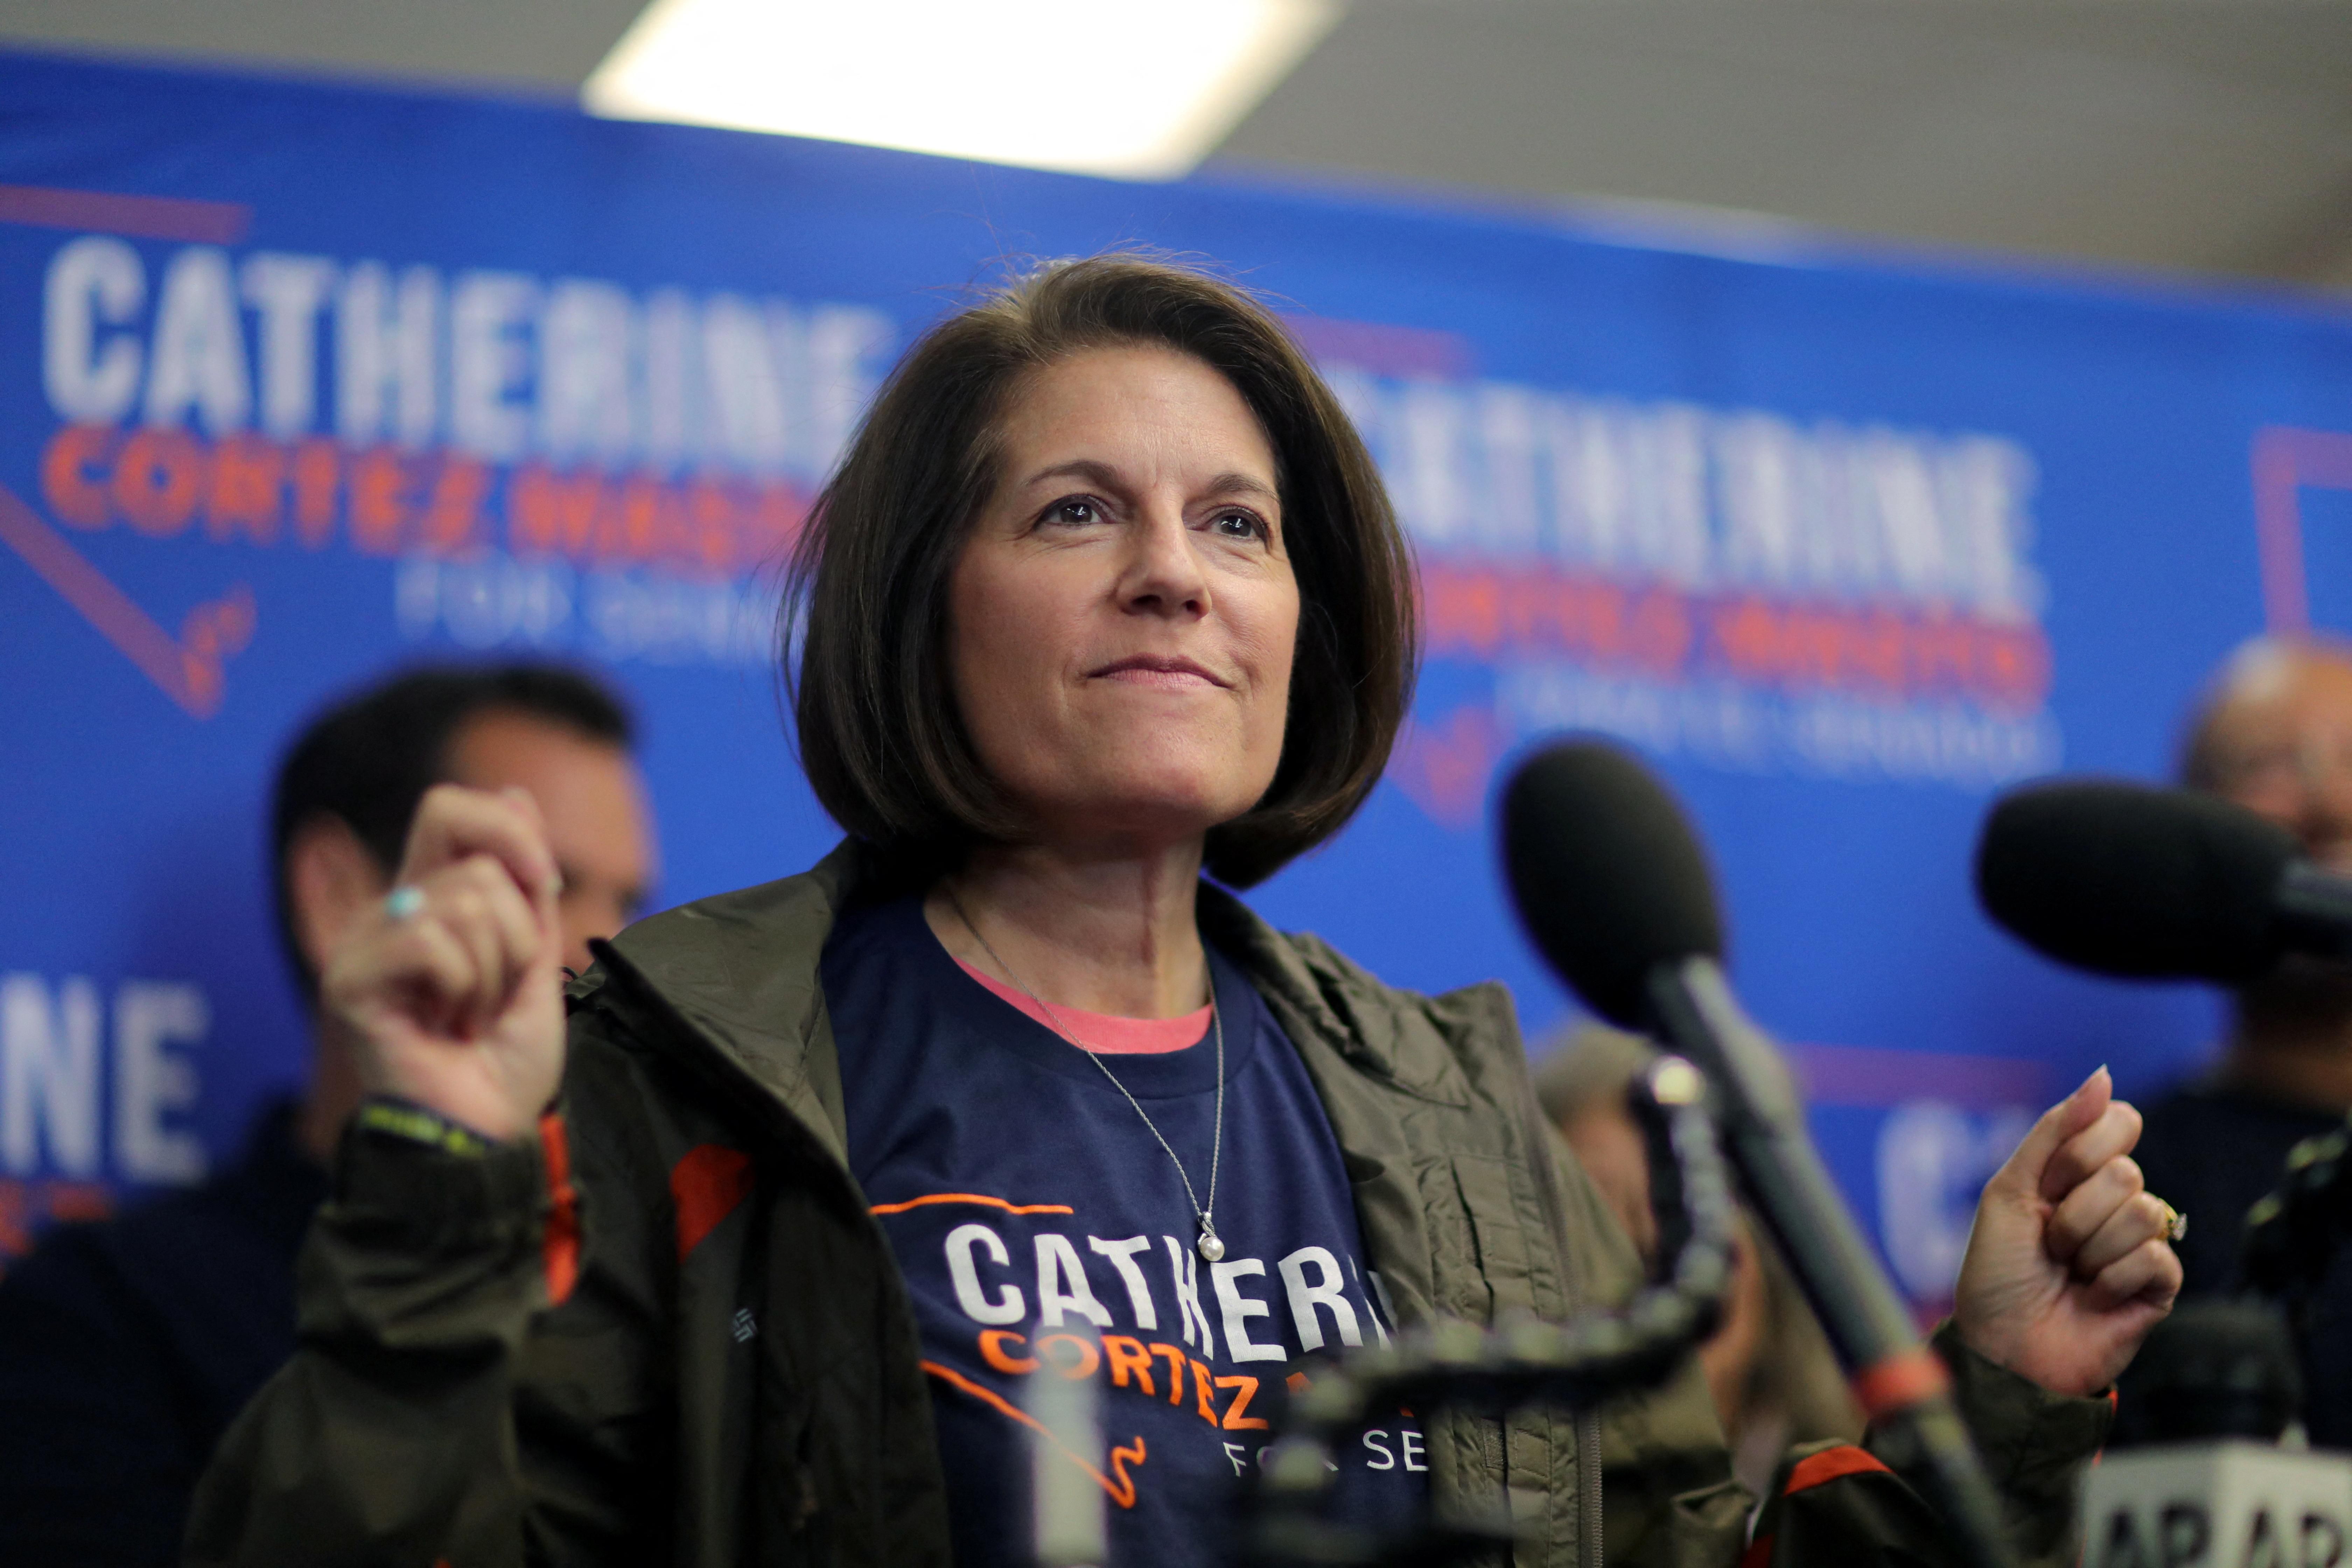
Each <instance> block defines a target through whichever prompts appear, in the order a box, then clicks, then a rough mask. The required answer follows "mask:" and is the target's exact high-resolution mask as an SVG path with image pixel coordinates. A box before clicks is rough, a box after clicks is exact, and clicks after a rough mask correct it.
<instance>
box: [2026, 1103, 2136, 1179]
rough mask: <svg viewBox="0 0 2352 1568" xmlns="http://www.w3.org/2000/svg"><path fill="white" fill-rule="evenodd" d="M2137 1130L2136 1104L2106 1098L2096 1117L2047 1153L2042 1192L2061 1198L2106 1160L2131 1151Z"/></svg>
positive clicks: (2134, 1143)
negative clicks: (2055, 1149)
mask: <svg viewBox="0 0 2352 1568" xmlns="http://www.w3.org/2000/svg"><path fill="white" fill-rule="evenodd" d="M2139 1131H2140V1114H2139V1109H2138V1107H2137V1106H2134V1105H2132V1104H2130V1103H2128V1102H2127V1101H2125V1100H2109V1101H2107V1106H2106V1109H2105V1110H2102V1111H2100V1112H2099V1118H2098V1120H2097V1121H2094V1122H2092V1123H2091V1124H2090V1125H2089V1126H2088V1127H2085V1128H2084V1129H2083V1131H2080V1132H2077V1133H2075V1134H2074V1136H2073V1137H2072V1138H2069V1139H2067V1140H2066V1142H2063V1143H2062V1144H2060V1145H2059V1146H2058V1152H2056V1153H2055V1154H2053V1155H2051V1156H2050V1163H2048V1164H2046V1165H2044V1166H2043V1167H2042V1196H2043V1197H2045V1198H2048V1199H2049V1200H2050V1201H2051V1202H2052V1203H2053V1204H2054V1203H2058V1202H2061V1201H2063V1199H2064V1198H2065V1196H2066V1194H2068V1193H2071V1192H2073V1191H2074V1189H2075V1188H2076V1187H2079V1186H2081V1185H2082V1184H2084V1182H2086V1181H2088V1180H2089V1179H2090V1178H2091V1175H2092V1174H2093V1173H2095V1172H2097V1171H2101V1170H2104V1169H2105V1168H2106V1165H2107V1163H2108V1162H2109V1161H2111V1160H2116V1159H2120V1158H2121V1157H2122V1156H2124V1155H2126V1154H2128V1153H2129V1152H2131V1151H2132V1150H2133V1149H2134V1148H2135V1147H2137V1145H2138V1143H2139Z"/></svg>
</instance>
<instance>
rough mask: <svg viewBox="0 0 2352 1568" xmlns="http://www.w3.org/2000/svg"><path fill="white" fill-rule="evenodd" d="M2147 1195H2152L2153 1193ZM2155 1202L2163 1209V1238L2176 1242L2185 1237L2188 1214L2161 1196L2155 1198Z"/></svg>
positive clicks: (2187, 1228) (2187, 1227) (2187, 1226)
mask: <svg viewBox="0 0 2352 1568" xmlns="http://www.w3.org/2000/svg"><path fill="white" fill-rule="evenodd" d="M2149 1195H2150V1196H2154V1194H2149ZM2156 1202H2157V1206H2158V1208H2161V1209H2162V1210H2163V1211H2164V1239H2165V1240H2167V1241H2172V1242H2178V1241H2180V1240H2182V1239H2184V1238H2186V1237H2187V1236H2188V1235H2189V1216H2188V1215H2185V1214H2182V1213H2181V1212H2180V1211H2179V1209H2177V1208H2174V1207H2173V1206H2172V1205H2170V1204H2168V1203H2166V1202H2165V1201H2164V1200H2163V1199H2162V1198H2157V1200H2156Z"/></svg>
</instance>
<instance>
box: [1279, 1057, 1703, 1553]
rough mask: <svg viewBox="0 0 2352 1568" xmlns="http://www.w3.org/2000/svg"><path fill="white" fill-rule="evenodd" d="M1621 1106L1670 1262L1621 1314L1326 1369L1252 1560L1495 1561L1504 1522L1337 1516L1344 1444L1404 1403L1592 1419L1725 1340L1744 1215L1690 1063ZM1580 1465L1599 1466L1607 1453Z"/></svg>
mask: <svg viewBox="0 0 2352 1568" xmlns="http://www.w3.org/2000/svg"><path fill="white" fill-rule="evenodd" d="M1626 1098H1627V1103H1628V1105H1629V1106H1630V1107H1631V1109H1632V1110H1633V1113H1634V1116H1635V1118H1636V1120H1637V1121H1640V1122H1641V1124H1642V1129H1643V1142H1644V1144H1645V1146H1646V1148H1647V1151H1648V1154H1649V1167H1650V1193H1651V1207H1652V1208H1653V1210H1654V1212H1655V1213H1656V1215H1657V1216H1658V1251H1659V1259H1660V1260H1659V1263H1658V1265H1657V1267H1656V1268H1655V1270H1654V1273H1653V1275H1652V1279H1651V1282H1650V1283H1649V1284H1648V1285H1646V1286H1644V1287H1643V1289H1641V1290H1640V1291H1638V1292H1637V1293H1636V1294H1635V1295H1634V1297H1633V1300H1631V1301H1629V1302H1627V1303H1626V1304H1625V1306H1624V1307H1622V1309H1620V1310H1615V1311H1594V1312H1588V1313H1585V1314H1583V1315H1582V1316H1580V1317H1578V1318H1576V1319H1575V1320H1574V1321H1570V1322H1567V1323H1549V1322H1545V1321H1541V1320H1539V1319H1536V1318H1532V1317H1527V1318H1521V1319H1519V1320H1517V1321H1513V1322H1507V1323H1505V1324H1503V1325H1502V1326H1500V1327H1498V1328H1496V1329H1494V1330H1486V1329H1482V1328H1479V1327H1478V1326H1477V1325H1475V1324H1474V1323H1465V1322H1461V1321H1444V1322H1437V1323H1433V1324H1429V1325H1426V1326H1424V1327H1421V1328H1417V1329H1413V1330H1411V1331H1402V1332H1400V1333H1398V1334H1396V1335H1395V1336H1394V1337H1393V1338H1392V1339H1391V1342H1389V1343H1388V1344H1387V1345H1386V1346H1381V1347H1372V1346H1367V1347H1365V1348H1362V1349H1360V1350H1352V1351H1349V1352H1348V1353H1347V1354H1346V1355H1345V1356H1344V1357H1341V1358H1339V1359H1338V1360H1335V1361H1329V1362H1326V1363H1321V1364H1319V1365H1317V1366H1315V1367H1314V1368H1313V1369H1312V1370H1311V1371H1310V1372H1309V1373H1308V1376H1307V1386H1306V1387H1305V1388H1304V1389H1303V1390H1302V1391H1300V1392H1299V1393H1297V1394H1294V1395H1292V1396H1291V1397H1289V1398H1288V1399H1287V1400H1286V1402H1285V1403H1283V1404H1282V1405H1280V1407H1279V1408H1278V1409H1277V1410H1276V1412H1275V1414H1274V1429H1273V1432H1272V1433H1271V1434H1270V1436H1271V1437H1272V1441H1271V1442H1270V1443H1269V1444H1268V1446H1267V1447H1266V1448H1265V1451H1264V1453H1263V1455H1262V1458H1261V1462H1260V1464H1259V1466H1258V1468H1257V1470H1256V1472H1255V1476H1254V1478H1253V1479H1252V1480H1251V1482H1250V1483H1249V1485H1248V1487H1247V1489H1246V1490H1245V1491H1244V1496H1243V1508H1242V1515H1241V1518H1242V1537H1241V1539H1242V1547H1243V1552H1244V1560H1245V1561H1247V1562H1249V1563H1257V1564H1265V1565H1268V1568H1271V1565H1275V1564H1299V1563H1311V1564H1315V1565H1316V1568H1374V1565H1383V1568H1385V1565H1397V1564H1412V1568H1431V1565H1433V1564H1438V1563H1454V1562H1457V1561H1466V1560H1473V1559H1476V1560H1491V1559H1492V1557H1493V1555H1494V1553H1495V1552H1496V1550H1497V1549H1498V1548H1499V1549H1503V1550H1506V1551H1507V1550H1508V1549H1509V1548H1511V1547H1512V1546H1514V1545H1515V1544H1517V1537H1516V1534H1515V1532H1514V1531H1513V1530H1512V1528H1511V1524H1510V1521H1509V1520H1508V1519H1507V1518H1501V1517H1497V1518H1493V1519H1476V1520H1450V1521H1442V1522H1437V1523H1431V1524H1424V1525H1423V1527H1422V1528H1421V1529H1420V1530H1419V1531H1418V1532H1416V1533H1413V1534H1411V1535H1405V1536H1390V1537H1383V1536H1381V1535H1380V1534H1378V1533H1376V1532H1374V1531H1369V1530H1366V1529H1364V1528H1362V1527H1361V1526H1358V1525H1352V1524H1349V1523H1348V1522H1347V1521H1339V1520H1333V1519H1330V1518H1328V1500H1329V1498H1330V1495H1331V1490H1332V1478H1333V1477H1335V1476H1336V1475H1337V1474H1338V1473H1339V1467H1338V1465H1337V1464H1336V1463H1334V1462H1333V1460H1334V1459H1335V1458H1336V1457H1337V1455H1338V1453H1339V1448H1340V1447H1341V1445H1343V1444H1344V1443H1345V1442H1346V1441H1347V1440H1348V1439H1349V1437H1351V1436H1354V1435H1355V1434H1357V1433H1359V1432H1361V1431H1364V1430H1365V1429H1366V1428H1368V1427H1370V1426H1377V1425H1378V1424H1379V1423H1380V1422H1381V1420H1383V1419H1384V1418H1385V1417H1386V1415H1387V1413H1389V1412H1391V1411H1393V1410H1395V1409H1396V1408H1397V1407H1398V1406H1399V1405H1407V1406H1410V1407H1411V1408H1412V1410H1414V1411H1415V1412H1416V1413H1418V1412H1422V1411H1427V1410H1433V1409H1436V1408H1438V1407H1440V1406H1444V1407H1447V1408H1464V1407H1467V1408H1471V1409H1475V1410H1487V1411H1504V1410H1511V1409H1517V1408H1523V1407H1525V1406H1527V1405H1538V1404H1550V1405H1564V1406H1566V1407H1567V1408H1569V1409H1571V1410H1586V1409H1591V1407H1592V1406H1594V1405H1600V1404H1601V1403H1604V1402H1605V1401H1607V1400H1609V1399H1612V1398H1614V1397H1616V1396H1617V1395H1619V1394H1630V1393H1633V1392H1635V1391H1637V1390H1640V1389H1643V1388H1647V1387H1651V1386H1654V1385H1655V1384H1659V1383H1662V1382H1664V1380H1665V1379H1666V1378H1667V1377H1668V1376H1670V1375H1672V1374H1673V1373H1674V1372H1675V1369H1676V1368H1678V1367H1679V1366H1681V1365H1682V1364H1683V1362H1684V1359H1685V1357H1686V1356H1687V1355H1688V1354H1689V1353H1690V1351H1691V1349H1692V1347H1693V1346H1695V1345H1696V1344H1697V1343H1698V1342H1700V1341H1702V1340H1704V1339H1705V1338H1706V1336H1707V1335H1708V1334H1709V1333H1711V1332H1713V1331H1714V1329H1715V1324H1716V1320H1717V1316H1718V1315H1719V1313H1720V1312H1721V1310H1722V1306H1723V1296H1724V1291H1725V1290H1726V1289H1727V1288H1728V1286H1729V1284H1730V1280H1731V1258H1732V1245H1733V1242H1732V1238H1733V1236H1734V1234H1735V1230H1736V1226H1737V1213H1738V1211H1737V1209H1736V1207H1735V1206H1734V1204H1733V1200H1732V1195H1731V1180H1730V1174H1729V1173H1728V1172H1727V1170H1726V1169H1725V1167H1724V1163H1723V1156H1722V1154H1721V1153H1720V1152H1718V1151H1717V1147H1716V1139H1715V1128H1714V1126H1713V1124H1712V1122H1711V1121H1709V1119H1708V1116H1707V1111H1706V1105H1705V1100H1706V1080H1705V1079H1704V1078H1702V1077H1701V1075H1700V1074H1699V1072H1698V1071H1697V1070H1696V1068H1693V1067H1692V1066H1691V1064H1690V1063H1689V1062H1687V1061H1685V1060H1683V1059H1682V1058H1678V1057H1665V1058H1661V1059H1660V1060H1658V1061H1656V1062H1654V1063H1652V1064H1651V1066H1650V1068H1649V1069H1648V1071H1647V1072H1645V1073H1644V1074H1643V1075H1642V1076H1641V1077H1640V1078H1637V1079H1635V1080H1634V1082H1633V1084H1632V1085H1631V1086H1629V1088H1628V1089H1627V1095H1626ZM1580 1459H1581V1462H1582V1463H1585V1464H1597V1463H1599V1461H1600V1456H1599V1455H1598V1454H1586V1455H1582V1456H1580ZM1588 1568H1598V1565H1597V1564H1593V1565H1588Z"/></svg>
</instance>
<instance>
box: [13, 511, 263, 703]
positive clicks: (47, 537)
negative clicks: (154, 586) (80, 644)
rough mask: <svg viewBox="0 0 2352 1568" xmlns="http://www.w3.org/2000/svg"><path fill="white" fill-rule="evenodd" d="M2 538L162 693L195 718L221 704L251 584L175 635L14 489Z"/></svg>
mask: <svg viewBox="0 0 2352 1568" xmlns="http://www.w3.org/2000/svg"><path fill="white" fill-rule="evenodd" d="M0 544H5V545H7V546H8V548H9V549H11V550H13V551H15V552H16V553H17V554H18V555H20V556H22V557H23V558H24V562H25V564H26V565H27V566H30V567H31V568H32V569H33V571H34V573H35V574H37V575H38V576H39V577H40V579H41V581H43V582H44V583H47V584H48V585H49V586H50V587H52V588H54V589H56V590H57V592H58V596H59V597H60V598H62V599H64V600H65V602H66V603H67V604H68V605H72V606H73V607H74V609H75V610H76V611H78V612H79V614H80V616H81V617H82V619H84V620H86V621H88V622H89V624H90V626H92V627H93V628H94V629H95V630H96V631H97V632H98V635H99V636H100V637H104V638H105V639H106V640H107V641H109V642H110V643H112V644H113V645H114V646H115V647H116V648H117V649H118V650H119V651H120V652H121V655H122V657H123V658H127V659H129V660H130V661H131V663H132V664H134V665H136V666H138V667H139V671H140V673H141V674H142V675H144V676H146V678H147V679H150V680H152V681H153V682H154V683H155V684H156V685H157V686H159V687H161V688H163V695H165V696H166V697H169V698H170V699H171V700H173V701H174V702H176V703H178V704H179V705H180V706H181V707H182V708H184V709H185V710H187V711H188V712H189V713H190V714H191V715H193V716H194V717H195V718H198V719H209V718H211V717H212V716H213V715H214V714H215V713H217V712H219V711H220V705H221V699H222V697H223V696H224V695H226V691H227V688H228V683H227V677H226V668H227V665H228V661H229V659H230V658H233V657H235V656H236V654H238V653H241V652H243V651H244V649H245V646H246V645H247V643H249V642H251V641H252V640H253V628H254V619H255V609H254V603H253V590H252V589H251V588H249V587H247V585H246V584H242V583H239V584H235V585H234V586H232V587H231V588H230V589H229V591H228V592H227V593H226V595H222V596H221V597H220V598H217V599H212V600H208V601H206V602H205V603H204V604H201V605H197V606H196V607H195V608H194V609H193V610H190V611H189V612H188V615H187V618H186V619H185V620H184V621H182V622H181V623H180V635H179V636H178V637H173V636H172V634H171V633H169V632H167V631H165V630H164V629H163V627H162V626H157V625H156V624H155V622H154V620H153V618H152V616H149V615H148V614H147V612H146V611H144V610H142V609H141V608H140V607H139V606H138V605H136V604H133V603H132V602H131V596H130V595H127V594H125V593H124V592H123V591H122V590H121V589H120V588H118V587H116V586H115V585H114V584H113V582H112V581H111V580H110V579H109V578H108V576H107V575H106V574H105V573H103V572H100V570H99V569H98V568H97V567H95V566H93V565H91V564H90V563H89V558H88V557H86V556H84V555H83V554H82V553H81V552H79V550H76V549H75V548H74V547H73V546H72V545H71V544H69V543H68V542H66V538H65V536H64V535H63V534H61V533H59V532H58V531H57V530H56V529H54V528H52V527H50V526H49V525H48V523H47V522H46V521H43V520H42V518H41V515H40V514H39V513H38V512H37V511H35V510H33V509H32V508H31V507H29V506H27V505H26V504H25V502H24V500H22V499H20V498H19V497H18V496H17V495H16V493H15V492H14V491H12V490H9V489H5V488H0Z"/></svg>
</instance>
